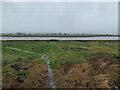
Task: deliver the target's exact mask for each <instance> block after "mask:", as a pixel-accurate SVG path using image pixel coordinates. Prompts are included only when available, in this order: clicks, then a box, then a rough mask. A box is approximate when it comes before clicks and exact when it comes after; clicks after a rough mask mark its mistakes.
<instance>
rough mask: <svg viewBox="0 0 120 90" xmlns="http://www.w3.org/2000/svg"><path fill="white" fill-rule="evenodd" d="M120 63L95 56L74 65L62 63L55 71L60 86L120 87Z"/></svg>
mask: <svg viewBox="0 0 120 90" xmlns="http://www.w3.org/2000/svg"><path fill="white" fill-rule="evenodd" d="M119 65H120V63H119V62H118V60H116V59H110V58H109V59H105V58H101V57H99V58H95V59H93V60H89V61H86V62H83V63H80V64H77V65H74V66H70V65H61V67H60V68H58V69H57V70H56V71H55V76H56V83H57V86H58V87H60V88H117V89H118V88H120V76H119V75H120V68H119V67H118V66H119Z"/></svg>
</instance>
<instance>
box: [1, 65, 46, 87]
mask: <svg viewBox="0 0 120 90" xmlns="http://www.w3.org/2000/svg"><path fill="white" fill-rule="evenodd" d="M11 66H12V65H11V64H9V65H7V66H6V67H4V68H3V69H4V70H5V69H6V68H8V67H9V68H10V69H6V71H4V72H3V81H2V88H41V87H47V84H46V83H47V82H46V80H47V67H45V66H44V65H40V64H39V65H38V64H28V65H25V66H26V67H27V69H28V70H27V71H25V70H24V71H23V70H19V69H17V70H16V69H15V68H13V67H11ZM8 70H10V71H11V72H9V71H8Z"/></svg>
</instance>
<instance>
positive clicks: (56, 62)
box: [50, 60, 60, 69]
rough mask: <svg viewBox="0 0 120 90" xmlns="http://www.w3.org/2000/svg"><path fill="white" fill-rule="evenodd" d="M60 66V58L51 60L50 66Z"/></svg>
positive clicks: (53, 67)
mask: <svg viewBox="0 0 120 90" xmlns="http://www.w3.org/2000/svg"><path fill="white" fill-rule="evenodd" d="M59 66H60V61H59V60H51V61H50V67H51V68H52V69H56V68H58V67H59Z"/></svg>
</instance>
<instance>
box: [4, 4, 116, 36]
mask: <svg viewBox="0 0 120 90" xmlns="http://www.w3.org/2000/svg"><path fill="white" fill-rule="evenodd" d="M2 15H3V16H2V19H3V20H2V26H3V27H2V32H3V33H12V32H13V33H14V32H26V33H29V32H30V33H41V32H42V33H47V32H48V33H49V32H56V33H57V32H61V33H97V34H118V4H117V3H115V2H111V3H105V2H104V3H101V2H96V3H88V2H85V3H83V2H79V3H77V2H71V3H68V2H56V3H55V2H4V3H3V4H2Z"/></svg>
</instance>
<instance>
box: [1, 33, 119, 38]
mask: <svg viewBox="0 0 120 90" xmlns="http://www.w3.org/2000/svg"><path fill="white" fill-rule="evenodd" d="M0 36H2V37H103V36H104V37H109V36H113V37H116V36H120V35H111V34H84V33H83V34H67V33H50V34H49V33H48V34H31V33H16V34H13V33H8V34H4V33H3V34H1V35H0Z"/></svg>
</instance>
